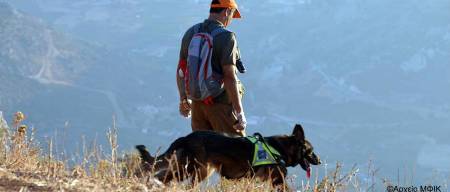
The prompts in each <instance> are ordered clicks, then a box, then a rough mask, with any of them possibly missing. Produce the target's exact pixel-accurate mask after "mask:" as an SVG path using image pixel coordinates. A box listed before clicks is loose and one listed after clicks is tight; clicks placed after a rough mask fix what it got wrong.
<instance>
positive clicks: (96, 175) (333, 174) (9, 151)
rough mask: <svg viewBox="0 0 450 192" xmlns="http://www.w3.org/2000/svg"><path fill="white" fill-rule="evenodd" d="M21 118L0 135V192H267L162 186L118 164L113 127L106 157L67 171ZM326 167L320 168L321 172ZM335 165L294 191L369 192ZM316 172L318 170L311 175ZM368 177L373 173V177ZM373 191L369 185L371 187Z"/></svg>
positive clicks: (259, 187) (131, 159) (87, 155)
mask: <svg viewBox="0 0 450 192" xmlns="http://www.w3.org/2000/svg"><path fill="white" fill-rule="evenodd" d="M24 118H25V117H24V116H23V114H22V116H21V115H20V114H16V116H15V119H14V121H13V122H14V124H13V125H12V127H11V128H10V129H4V130H2V134H0V135H1V142H2V145H1V146H0V191H212V192H213V191H217V192H222V191H273V190H274V189H273V188H271V186H270V184H269V183H266V182H260V181H257V180H255V179H252V178H246V179H241V180H239V181H230V180H225V179H221V180H220V181H219V182H218V183H217V184H214V185H208V184H205V183H206V182H203V183H201V184H196V185H194V186H191V185H190V184H188V183H187V182H182V183H172V184H170V185H169V186H164V185H162V184H160V182H158V181H156V180H155V179H154V178H153V177H152V176H151V174H148V173H143V171H142V170H141V169H140V159H139V157H138V154H136V153H130V154H125V155H123V156H122V157H121V158H118V156H119V154H118V152H117V136H118V135H117V129H116V128H115V122H113V127H112V128H111V129H110V130H109V131H108V133H107V137H108V139H109V140H108V141H109V144H110V146H109V148H110V152H109V153H108V154H107V155H104V154H102V153H101V152H99V151H100V150H99V146H95V145H94V146H92V147H90V148H87V147H85V146H84V147H83V159H82V161H81V162H80V163H79V164H76V165H73V166H71V167H69V166H68V163H67V161H61V160H57V158H55V157H54V156H53V154H54V151H53V149H54V143H53V141H52V140H51V139H50V140H49V141H48V146H47V147H48V151H47V152H44V151H43V149H42V148H43V147H42V146H40V145H39V144H38V142H37V141H35V140H34V138H35V137H34V135H35V131H36V129H31V130H28V128H27V127H26V126H24V125H21V122H22V121H23V119H24ZM325 167H326V166H325ZM341 169H342V167H341V166H340V165H339V164H338V165H337V166H336V168H335V169H332V170H330V171H328V170H327V169H325V170H324V173H325V175H324V176H323V179H321V180H319V178H318V176H315V177H313V179H312V180H307V181H300V183H299V182H298V181H296V182H294V180H295V177H289V178H288V181H287V182H288V183H290V184H291V185H292V184H293V183H295V185H296V186H298V187H295V188H296V190H300V191H347V190H350V191H370V190H373V186H369V185H368V186H366V187H362V185H361V184H360V182H358V180H357V178H356V177H355V175H356V174H357V173H358V171H359V170H358V169H357V168H356V167H354V168H353V169H351V171H349V172H348V173H346V174H342V173H341V172H342V171H341ZM316 172H318V169H317V171H316ZM373 173H374V175H375V173H376V171H374V172H373ZM372 184H373V185H375V182H373V183H372Z"/></svg>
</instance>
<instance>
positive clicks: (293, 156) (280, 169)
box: [136, 125, 321, 186]
mask: <svg viewBox="0 0 450 192" xmlns="http://www.w3.org/2000/svg"><path fill="white" fill-rule="evenodd" d="M264 140H265V142H266V143H267V144H269V145H270V146H272V147H273V148H274V149H276V150H277V151H278V152H279V153H280V155H281V157H280V161H279V162H278V163H277V164H273V165H261V166H257V167H252V160H253V155H254V154H253V153H254V152H255V150H254V144H253V143H252V142H250V141H249V140H248V139H246V138H245V137H240V138H239V137H238V138H232V137H227V136H224V135H222V134H219V133H215V132H208V131H199V132H193V133H191V134H189V135H187V136H185V137H181V138H179V139H177V140H175V141H174V142H173V143H172V144H171V145H170V147H169V149H168V150H167V151H166V152H165V153H163V154H162V155H160V156H158V157H156V158H155V157H152V156H151V155H150V154H149V152H148V151H147V150H146V149H145V146H143V145H138V146H136V148H137V150H138V151H139V152H140V155H141V158H142V165H143V167H144V170H146V171H151V172H153V173H154V174H155V175H154V176H155V177H156V178H157V179H158V180H160V181H162V182H164V183H169V182H170V181H172V180H174V179H176V180H178V181H182V180H185V179H188V178H189V179H191V182H192V183H193V184H195V183H196V182H197V183H199V182H201V181H202V180H204V179H206V178H207V177H208V176H210V175H211V173H212V172H213V171H217V172H218V173H219V174H220V175H221V176H222V177H224V178H226V179H239V178H243V177H257V178H259V179H262V180H269V181H271V182H272V184H273V185H274V186H281V185H285V176H286V174H287V169H286V167H295V166H297V165H300V166H301V167H302V168H303V169H304V170H305V171H308V172H309V171H310V164H312V165H319V164H320V163H321V162H320V159H319V157H318V156H317V155H316V154H315V153H314V151H313V146H312V145H311V143H310V142H309V141H307V140H306V139H305V134H304V131H303V128H302V126H301V125H296V126H295V128H294V130H293V133H292V135H280V136H271V137H264Z"/></svg>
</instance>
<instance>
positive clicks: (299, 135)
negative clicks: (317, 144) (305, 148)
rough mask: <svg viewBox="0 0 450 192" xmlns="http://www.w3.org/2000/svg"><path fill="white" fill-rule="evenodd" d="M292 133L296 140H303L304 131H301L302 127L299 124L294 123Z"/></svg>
mask: <svg viewBox="0 0 450 192" xmlns="http://www.w3.org/2000/svg"><path fill="white" fill-rule="evenodd" d="M292 135H293V136H294V137H295V139H296V140H298V141H301V142H303V141H305V132H304V131H303V127H302V126H301V125H300V124H297V125H295V127H294V131H293V132H292Z"/></svg>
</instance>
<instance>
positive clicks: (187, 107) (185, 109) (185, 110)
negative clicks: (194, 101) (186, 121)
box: [179, 99, 191, 118]
mask: <svg viewBox="0 0 450 192" xmlns="http://www.w3.org/2000/svg"><path fill="white" fill-rule="evenodd" d="M179 110H180V114H181V115H182V116H183V117H186V118H189V117H191V101H189V100H188V99H182V100H181V101H180V106H179Z"/></svg>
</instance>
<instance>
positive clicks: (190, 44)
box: [176, 0, 247, 136]
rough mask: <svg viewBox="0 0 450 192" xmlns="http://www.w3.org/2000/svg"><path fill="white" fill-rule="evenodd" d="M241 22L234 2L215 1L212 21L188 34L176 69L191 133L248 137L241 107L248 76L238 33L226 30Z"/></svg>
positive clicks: (206, 21)
mask: <svg viewBox="0 0 450 192" xmlns="http://www.w3.org/2000/svg"><path fill="white" fill-rule="evenodd" d="M234 18H241V14H240V12H239V10H238V6H237V4H236V2H235V0H213V1H212V2H211V8H210V15H209V18H208V19H206V20H205V21H204V22H202V23H199V24H196V25H194V26H193V27H191V28H189V30H187V32H186V33H185V34H184V36H183V40H182V44H181V51H180V60H179V64H178V68H177V78H176V79H177V86H178V91H179V94H180V105H179V110H180V113H181V115H183V116H184V117H190V116H191V115H192V119H191V126H192V131H206V130H210V131H216V132H221V133H225V134H227V135H229V136H245V128H246V124H247V122H246V118H245V115H244V109H243V107H242V96H243V92H244V88H243V86H242V84H241V82H240V81H239V79H238V78H237V70H239V72H241V73H244V72H245V68H244V66H243V64H242V62H241V59H240V53H239V48H238V46H237V41H236V37H235V34H234V33H233V32H231V31H229V30H227V29H225V28H226V27H227V26H229V25H230V24H231V21H232V20H233V19H234Z"/></svg>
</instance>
